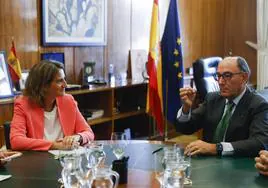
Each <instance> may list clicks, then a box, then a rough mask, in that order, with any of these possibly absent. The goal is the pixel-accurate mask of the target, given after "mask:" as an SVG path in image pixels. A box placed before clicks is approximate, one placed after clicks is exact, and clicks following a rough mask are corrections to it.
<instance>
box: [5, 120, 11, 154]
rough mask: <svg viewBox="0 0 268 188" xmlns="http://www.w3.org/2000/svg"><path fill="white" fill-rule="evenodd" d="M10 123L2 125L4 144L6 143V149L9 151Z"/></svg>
mask: <svg viewBox="0 0 268 188" xmlns="http://www.w3.org/2000/svg"><path fill="white" fill-rule="evenodd" d="M10 123H11V122H10V121H7V122H5V123H4V135H5V142H6V148H7V149H11V144H10V136H9V133H10Z"/></svg>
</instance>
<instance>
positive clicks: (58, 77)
mask: <svg viewBox="0 0 268 188" xmlns="http://www.w3.org/2000/svg"><path fill="white" fill-rule="evenodd" d="M66 86H67V83H66V81H65V75H64V71H63V65H62V64H61V63H59V62H55V61H47V60H45V61H41V63H38V64H36V65H34V66H33V67H32V69H31V70H30V72H29V76H28V78H27V81H26V84H25V90H24V91H23V96H20V97H18V98H17V99H16V101H15V106H14V116H13V120H12V122H11V130H10V142H11V147H12V149H13V150H42V151H46V150H52V149H67V150H68V149H72V148H73V147H74V146H76V145H84V144H86V143H88V142H90V141H92V140H93V139H94V133H93V132H92V130H91V128H90V126H88V124H87V122H86V121H85V119H84V118H83V116H82V115H81V113H80V112H79V109H78V107H77V103H76V101H75V100H74V98H73V97H72V96H71V95H68V94H65V88H66Z"/></svg>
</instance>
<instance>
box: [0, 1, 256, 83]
mask: <svg viewBox="0 0 268 188" xmlns="http://www.w3.org/2000/svg"><path fill="white" fill-rule="evenodd" d="M107 2H108V21H107V23H108V26H107V37H108V42H107V46H104V47H42V46H41V42H40V41H41V40H40V36H41V35H40V17H41V13H40V10H41V0H12V1H10V0H1V2H0V49H1V50H6V51H7V52H8V51H9V48H10V45H11V38H12V37H14V39H15V43H16V49H17V55H18V57H19V59H20V62H21V66H22V68H23V69H29V68H30V67H32V65H33V64H35V63H37V62H38V61H39V59H40V53H41V52H51V51H59V52H64V53H65V61H66V62H65V64H66V73H67V74H66V75H67V81H68V82H69V83H80V82H81V71H82V67H83V62H84V61H95V62H96V73H97V76H104V77H105V76H107V71H106V70H107V67H108V64H110V63H113V64H114V65H115V67H116V73H119V72H123V71H127V64H128V54H129V50H130V49H138V48H139V49H140V48H143V49H148V44H149V30H150V21H151V11H152V2H153V0H107ZM168 2H169V0H161V1H160V5H161V6H160V10H161V12H166V11H167V5H168ZM178 6H179V15H180V18H179V19H180V25H181V33H182V39H183V53H184V64H185V67H189V66H191V64H192V62H193V61H194V60H195V59H197V58H199V57H206V56H214V55H219V56H224V55H227V54H228V52H229V51H230V50H232V53H233V55H241V56H244V57H246V59H247V60H248V62H249V64H250V67H251V69H252V70H253V71H252V72H253V73H252V82H253V83H256V61H257V60H256V59H257V58H256V52H255V51H254V50H253V49H250V48H249V47H248V46H246V44H245V43H244V41H245V40H251V41H256V29H255V28H256V0H243V1H241V0H178ZM161 12H160V13H161ZM160 15H161V14H160ZM160 19H162V26H161V28H162V30H163V23H164V22H163V20H165V15H161V18H160Z"/></svg>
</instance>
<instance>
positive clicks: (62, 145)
mask: <svg viewBox="0 0 268 188" xmlns="http://www.w3.org/2000/svg"><path fill="white" fill-rule="evenodd" d="M80 137H81V136H80V135H72V136H65V137H64V138H63V139H59V140H57V141H55V142H53V143H52V145H51V147H50V149H58V150H70V149H74V148H76V147H78V146H79V145H80V143H79V140H80Z"/></svg>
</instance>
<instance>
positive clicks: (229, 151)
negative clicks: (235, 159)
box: [221, 142, 234, 156]
mask: <svg viewBox="0 0 268 188" xmlns="http://www.w3.org/2000/svg"><path fill="white" fill-rule="evenodd" d="M221 144H222V148H223V150H222V156H228V155H233V154H234V148H233V146H232V144H231V143H229V142H221Z"/></svg>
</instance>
